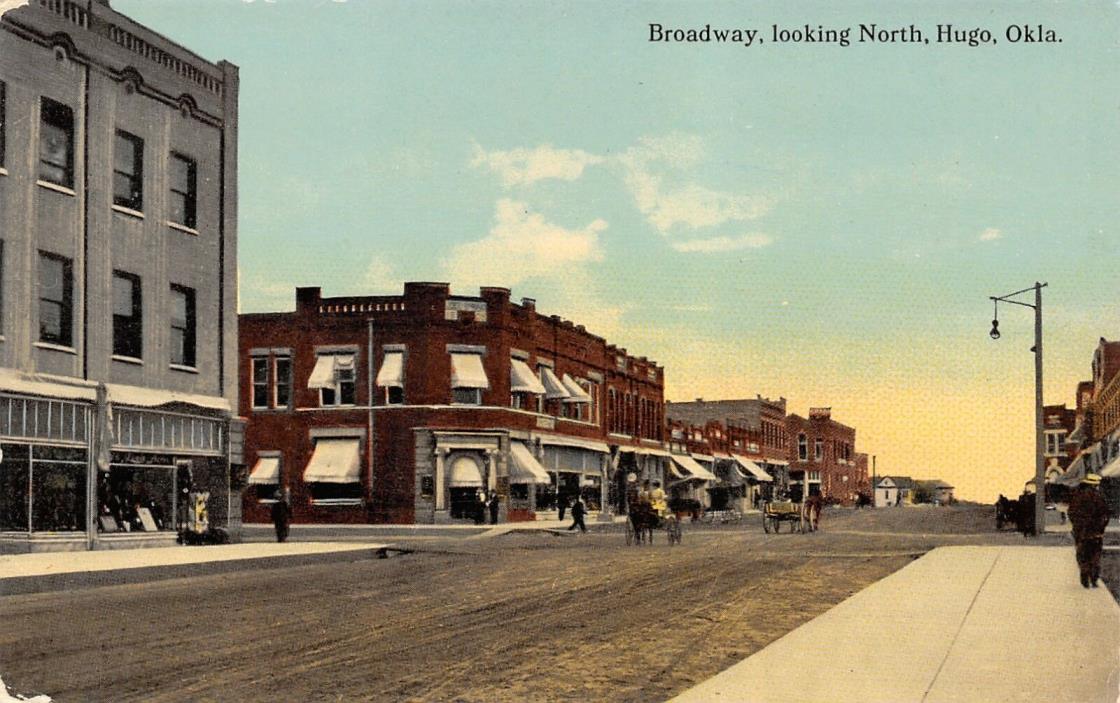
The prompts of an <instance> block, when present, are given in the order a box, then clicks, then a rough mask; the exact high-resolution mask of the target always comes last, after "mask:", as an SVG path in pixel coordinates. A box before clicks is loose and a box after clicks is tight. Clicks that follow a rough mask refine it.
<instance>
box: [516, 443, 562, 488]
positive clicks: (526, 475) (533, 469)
mask: <svg viewBox="0 0 1120 703" xmlns="http://www.w3.org/2000/svg"><path fill="white" fill-rule="evenodd" d="M509 458H510V465H509V482H510V483H552V479H551V478H549V476H548V472H547V471H545V469H544V467H543V466H541V463H540V462H539V461H537V458H536V457H535V456H533V453H532V452H531V451H529V448H528V447H527V446H525V443H524V442H516V441H514V442H510V443H509Z"/></svg>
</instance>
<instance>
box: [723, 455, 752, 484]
mask: <svg viewBox="0 0 1120 703" xmlns="http://www.w3.org/2000/svg"><path fill="white" fill-rule="evenodd" d="M716 473H717V474H718V475H719V477H720V478H721V479H723V480H724V481H725V482H726V483H727V484H728V485H730V486H742V485H745V484H746V483H747V475H746V474H744V473H743V472H742V470H740V469H739V464H737V463H736V462H734V461H728V462H723V463H721V464H720V466H719V470H718V471H717V472H716Z"/></svg>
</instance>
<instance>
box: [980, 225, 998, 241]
mask: <svg viewBox="0 0 1120 703" xmlns="http://www.w3.org/2000/svg"><path fill="white" fill-rule="evenodd" d="M996 239H1003V232H1002V231H1001V230H999V229H998V228H996V227H989V228H987V229H986V230H984V231H983V232H981V233H980V241H982V242H991V241H994V240H996Z"/></svg>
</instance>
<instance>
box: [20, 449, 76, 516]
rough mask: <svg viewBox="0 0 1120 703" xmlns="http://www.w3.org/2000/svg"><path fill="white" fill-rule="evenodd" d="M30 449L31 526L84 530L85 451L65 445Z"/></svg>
mask: <svg viewBox="0 0 1120 703" xmlns="http://www.w3.org/2000/svg"><path fill="white" fill-rule="evenodd" d="M31 451H32V462H33V463H32V470H31V506H32V512H31V529H32V530H33V531H35V532H75V531H84V530H85V522H86V459H85V451H84V450H81V449H65V448H62V447H33V448H32V450H31Z"/></svg>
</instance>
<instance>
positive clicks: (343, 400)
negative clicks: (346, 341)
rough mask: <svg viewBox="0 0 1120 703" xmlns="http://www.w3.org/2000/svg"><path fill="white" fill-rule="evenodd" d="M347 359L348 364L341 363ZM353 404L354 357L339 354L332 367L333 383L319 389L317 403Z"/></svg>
mask: <svg viewBox="0 0 1120 703" xmlns="http://www.w3.org/2000/svg"><path fill="white" fill-rule="evenodd" d="M343 359H349V362H350V363H349V366H347V365H345V364H343V363H341V361H342V360H343ZM353 404H354V357H353V356H349V357H343V356H339V357H338V358H337V359H336V364H335V368H334V383H333V385H331V386H329V387H326V388H320V389H319V405H320V406H322V407H326V406H328V405H353Z"/></svg>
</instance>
